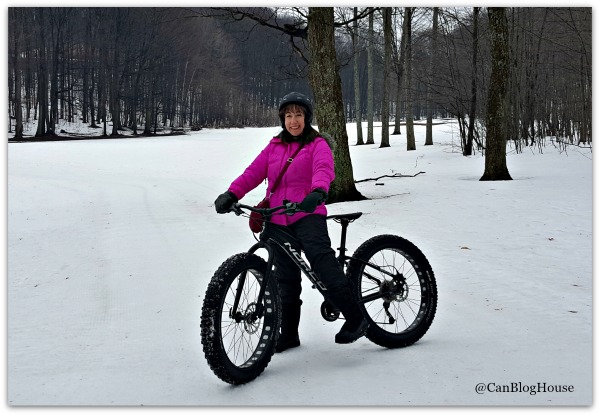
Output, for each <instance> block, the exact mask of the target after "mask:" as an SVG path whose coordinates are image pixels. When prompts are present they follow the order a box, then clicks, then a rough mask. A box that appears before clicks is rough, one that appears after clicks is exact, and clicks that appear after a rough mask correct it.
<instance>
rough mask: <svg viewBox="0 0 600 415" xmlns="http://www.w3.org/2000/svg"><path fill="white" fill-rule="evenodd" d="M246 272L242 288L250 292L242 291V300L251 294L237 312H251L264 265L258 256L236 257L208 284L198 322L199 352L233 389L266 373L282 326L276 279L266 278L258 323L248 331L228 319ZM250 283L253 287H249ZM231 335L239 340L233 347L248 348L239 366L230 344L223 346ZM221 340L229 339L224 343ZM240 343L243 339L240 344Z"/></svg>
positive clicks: (218, 271) (248, 254)
mask: <svg viewBox="0 0 600 415" xmlns="http://www.w3.org/2000/svg"><path fill="white" fill-rule="evenodd" d="M249 270H252V272H247V276H246V283H245V285H244V287H249V290H248V291H247V290H244V293H245V294H244V297H246V294H250V291H253V293H252V294H251V297H249V298H242V299H241V300H240V308H239V310H240V311H242V312H244V311H245V310H247V309H248V308H251V307H252V302H253V301H255V298H254V296H255V295H258V287H259V286H260V285H261V284H262V281H263V278H264V275H265V273H266V270H267V264H266V262H265V260H264V259H262V258H261V257H259V256H257V255H254V254H250V253H242V254H237V255H234V256H232V257H230V258H229V259H227V260H226V261H225V262H223V264H222V265H221V266H220V267H219V269H218V270H217V271H216V272H215V274H214V276H213V277H212V279H211V281H210V283H209V284H208V287H207V289H206V294H205V297H204V303H203V306H202V316H201V319H200V331H201V338H202V348H203V351H204V355H205V357H206V360H207V362H208V365H209V367H210V368H211V370H212V371H213V372H214V373H215V375H217V377H218V378H219V379H221V380H223V381H224V382H227V383H230V384H233V385H240V384H244V383H247V382H250V381H252V380H254V379H255V378H256V377H258V376H259V375H260V374H261V373H262V372H263V371H264V370H265V368H266V367H267V365H268V364H269V362H270V361H271V357H272V356H273V353H274V352H275V344H276V343H277V338H278V336H279V327H280V324H281V304H280V298H279V295H278V287H277V281H276V278H269V281H268V282H267V284H268V286H267V287H266V292H265V297H264V302H265V308H264V310H265V312H264V314H263V315H262V317H261V318H260V319H259V321H258V322H253V323H252V325H251V327H250V328H249V329H248V326H249V325H248V324H246V325H245V322H244V321H242V322H237V323H236V322H235V320H233V319H232V318H231V317H230V316H229V308H230V306H231V305H232V304H233V300H232V298H234V296H235V291H236V289H237V283H238V276H239V275H241V274H242V273H243V272H245V271H249ZM249 283H252V284H253V285H252V286H250V285H249ZM254 292H255V293H254ZM255 323H256V324H255ZM232 332H233V333H235V335H237V336H238V337H237V338H236V340H237V342H236V343H235V344H236V345H238V346H240V345H247V346H249V345H251V347H250V350H249V352H250V355H248V356H245V357H243V358H242V360H241V361H239V362H238V361H234V360H236V357H235V356H230V354H231V353H232V347H231V344H224V343H226V342H227V341H228V340H229V336H231V335H232ZM224 337H228V339H227V340H224ZM233 337H235V336H233ZM240 339H243V342H241V341H240ZM234 349H237V347H235V348H234Z"/></svg>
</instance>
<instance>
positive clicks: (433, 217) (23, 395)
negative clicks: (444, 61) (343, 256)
mask: <svg viewBox="0 0 600 415" xmlns="http://www.w3.org/2000/svg"><path fill="white" fill-rule="evenodd" d="M355 130H356V128H355V125H354V124H349V125H348V132H349V135H350V138H349V142H350V144H351V147H350V152H351V156H352V161H353V166H354V176H355V179H357V180H360V179H366V178H372V177H378V176H381V175H388V174H390V175H391V174H394V173H402V174H404V175H414V174H417V173H419V172H424V173H423V174H419V175H417V176H415V177H410V178H405V177H403V178H384V179H381V180H379V181H377V182H374V181H367V182H363V183H359V184H357V187H358V189H359V190H360V191H361V192H362V193H363V194H364V195H365V196H367V197H369V200H366V201H361V202H347V203H340V204H334V205H330V206H329V207H328V209H329V212H330V213H349V212H354V211H362V212H364V215H363V216H362V217H361V218H360V219H359V220H358V221H356V222H355V223H353V224H352V225H351V226H350V228H349V242H348V243H349V249H350V250H351V251H352V250H355V249H356V248H357V247H358V245H359V244H360V243H361V242H363V241H365V240H366V239H368V238H370V237H372V236H375V235H378V234H381V233H392V234H398V235H401V236H403V237H405V238H407V239H409V240H411V241H412V242H413V243H415V244H416V245H417V246H418V247H420V249H421V250H422V251H423V252H424V253H425V255H426V256H427V258H428V259H429V262H430V263H431V265H432V267H433V270H434V272H435V275H436V279H437V284H438V293H439V303H438V310H437V314H436V317H435V320H434V322H433V325H432V326H431V328H430V330H429V332H428V333H427V334H426V335H425V336H424V338H423V339H422V340H420V341H419V342H418V343H416V344H415V345H413V346H411V347H408V348H405V349H396V350H387V349H384V348H381V347H379V346H376V345H374V344H372V343H370V342H369V341H368V340H366V339H365V338H363V339H360V340H359V341H357V342H356V343H353V344H351V345H338V344H335V343H334V341H333V338H334V335H335V333H336V332H337V330H338V329H339V326H340V325H341V322H340V321H337V322H333V323H330V322H326V321H325V320H323V319H322V318H321V316H320V313H319V304H320V302H321V299H320V297H319V295H318V293H317V292H316V291H315V290H311V289H310V285H309V284H307V283H306V282H305V284H304V292H303V300H304V304H305V305H304V306H303V309H302V321H301V325H300V336H301V342H302V346H301V347H299V348H297V349H293V350H290V351H287V352H285V353H282V354H276V355H275V356H274V357H273V359H272V360H271V363H270V365H269V366H268V367H267V369H266V370H265V372H264V373H263V374H262V375H261V376H260V377H258V378H257V379H256V380H254V381H253V382H251V383H249V384H247V385H244V386H240V387H233V386H230V385H227V384H225V383H223V382H222V381H220V380H219V379H218V378H217V377H216V376H215V375H214V374H213V373H212V372H211V370H210V369H209V367H208V365H207V364H206V361H205V359H204V356H203V353H202V346H201V343H200V328H199V320H200V317H199V316H200V311H201V307H202V301H203V297H204V292H205V289H206V286H207V284H208V281H209V279H210V278H211V276H212V274H213V273H214V271H215V270H216V269H217V268H218V266H219V265H220V264H221V263H222V262H223V261H224V260H225V259H226V258H227V257H229V256H230V255H233V254H234V253H238V252H243V251H245V250H247V249H248V248H249V247H250V246H251V244H252V243H253V242H254V238H253V237H252V235H251V233H250V231H249V230H248V225H247V220H246V219H244V218H241V217H237V216H235V215H217V214H216V213H215V212H214V206H213V201H214V200H215V198H216V197H217V195H218V194H219V193H221V192H222V191H224V190H225V189H226V188H227V186H228V185H229V183H230V182H231V181H232V180H233V179H234V178H235V177H237V175H238V174H240V173H241V172H242V170H243V168H244V167H245V166H246V165H247V164H248V163H249V162H250V161H251V160H252V159H253V157H254V156H255V155H256V154H257V152H258V151H259V150H260V149H261V148H262V147H263V146H264V145H266V143H267V141H268V139H269V138H270V137H271V136H272V135H273V134H274V133H276V132H277V131H278V129H276V128H262V129H260V128H246V129H231V130H202V131H199V132H195V133H190V134H188V135H185V136H174V137H163V138H128V139H108V140H85V141H72V142H67V141H63V142H42V143H10V144H8V150H7V161H8V169H7V175H8V180H7V202H8V204H7V208H8V210H7V218H8V220H7V265H8V266H7V269H8V282H7V295H6V298H7V302H8V304H7V308H6V310H7V314H8V315H7V323H8V327H7V338H8V340H7V384H8V385H7V400H6V402H7V403H8V405H9V407H14V406H19V407H20V406H27V407H30V408H29V409H31V407H36V406H206V407H211V408H215V407H216V408H219V407H232V406H250V407H254V406H303V407H304V406H309V407H312V406H340V405H349V406H359V407H378V408H385V407H393V406H403V407H404V406H406V407H415V406H418V407H421V406H428V407H437V406H483V407H487V406H503V407H506V406H515V405H516V406H580V405H583V406H589V405H591V404H592V396H593V395H592V394H593V390H592V375H593V366H592V303H593V298H592V205H593V204H592V193H593V192H592V182H593V177H592V172H593V163H592V152H591V150H589V149H585V148H578V147H573V146H570V147H568V148H567V149H566V151H559V149H558V148H557V147H555V146H554V145H552V144H550V143H548V145H546V146H545V147H543V154H541V153H540V151H539V149H538V148H537V147H535V148H525V149H524V151H523V152H522V153H520V154H517V153H516V152H515V151H514V150H513V149H511V148H509V154H508V168H509V171H510V173H511V175H512V177H513V179H514V180H512V181H506V182H480V181H479V180H478V179H479V178H480V177H481V175H482V174H483V170H484V158H483V156H481V155H480V154H478V155H475V156H471V157H463V156H462V155H461V154H460V148H459V147H457V146H458V145H459V139H458V132H457V129H456V127H455V126H454V124H453V123H452V122H448V123H444V124H440V125H436V126H435V127H434V145H433V146H428V147H425V146H423V145H422V143H424V134H425V127H423V126H416V127H415V132H416V136H417V150H415V151H410V152H409V151H406V144H405V133H404V129H403V135H401V136H391V145H392V146H391V147H390V148H386V149H380V148H378V145H374V146H373V145H371V146H355V145H353V144H354V143H355V135H356V131H355ZM378 134H379V132H378V131H377V132H376V135H378ZM263 192H264V186H261V187H260V188H259V189H257V190H256V191H254V192H252V193H251V194H249V195H248V196H247V197H246V198H245V199H244V202H246V203H248V204H251V203H256V202H258V201H259V200H260V198H261V196H262V193H263ZM330 234H331V237H332V241H333V242H334V248H335V247H337V243H338V241H339V228H338V225H336V224H331V225H330ZM481 383H483V384H485V385H486V388H487V387H488V386H489V388H490V389H492V390H493V389H494V388H496V387H500V388H502V387H508V388H512V390H514V389H515V388H517V389H520V390H521V392H514V391H513V392H488V391H486V392H485V393H482V394H478V393H477V392H476V391H475V388H476V385H478V384H481ZM519 383H520V384H519ZM543 383H545V384H546V387H547V388H549V387H550V386H552V387H554V385H565V386H567V387H569V386H572V391H571V392H568V391H567V392H548V391H546V392H540V393H536V394H532V393H528V392H526V391H524V390H528V389H529V386H530V385H535V386H537V385H538V384H543ZM9 409H10V408H9ZM405 409H406V408H404V409H402V410H405Z"/></svg>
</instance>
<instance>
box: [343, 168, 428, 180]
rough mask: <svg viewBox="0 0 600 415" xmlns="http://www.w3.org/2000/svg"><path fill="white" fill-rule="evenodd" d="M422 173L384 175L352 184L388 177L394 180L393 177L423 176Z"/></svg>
mask: <svg viewBox="0 0 600 415" xmlns="http://www.w3.org/2000/svg"><path fill="white" fill-rule="evenodd" d="M424 173H425V172H424V171H420V172H418V173H416V174H402V173H395V174H392V175H389V174H386V175H383V176H379V177H374V178H370V179H362V180H355V181H354V183H362V182H369V181H375V182H376V181H378V180H379V179H383V178H384V177H390V178H394V177H417V176H418V175H419V174H424Z"/></svg>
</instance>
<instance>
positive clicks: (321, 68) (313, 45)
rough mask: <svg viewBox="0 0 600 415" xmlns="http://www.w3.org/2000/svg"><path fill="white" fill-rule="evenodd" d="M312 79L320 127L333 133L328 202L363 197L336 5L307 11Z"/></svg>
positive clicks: (323, 130) (310, 75)
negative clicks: (340, 64)
mask: <svg viewBox="0 0 600 415" xmlns="http://www.w3.org/2000/svg"><path fill="white" fill-rule="evenodd" d="M308 27H309V30H308V47H309V50H310V62H309V80H310V83H311V86H312V90H313V95H314V97H315V103H316V115H317V117H318V119H319V129H320V130H321V131H322V132H325V133H328V134H330V135H332V136H333V138H334V140H335V144H336V149H335V152H334V160H335V173H336V178H335V180H334V182H333V183H332V185H331V189H330V196H329V198H328V199H329V203H335V202H342V201H349V200H361V199H364V196H362V195H361V194H360V193H359V192H358V190H356V185H355V184H354V175H353V172H352V161H351V160H350V150H349V148H348V133H347V132H346V119H345V117H344V104H343V100H342V82H341V79H340V75H339V72H338V68H337V58H336V51H335V36H334V35H335V30H334V14H333V7H311V8H309V13H308Z"/></svg>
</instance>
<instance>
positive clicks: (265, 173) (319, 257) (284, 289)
mask: <svg viewBox="0 0 600 415" xmlns="http://www.w3.org/2000/svg"><path fill="white" fill-rule="evenodd" d="M312 116H313V110H312V104H311V102H310V100H309V99H308V98H307V97H306V96H305V95H303V94H300V93H297V92H292V93H289V94H287V95H286V96H285V97H283V99H282V101H281V104H280V105H279V118H280V119H281V124H282V128H283V130H282V131H281V133H279V134H278V135H277V136H275V137H274V138H273V139H272V140H271V141H270V142H269V144H268V145H267V146H266V147H265V149H264V150H263V151H262V152H261V153H260V154H259V155H258V157H256V159H255V160H254V161H253V162H252V163H251V164H250V166H248V167H247V168H246V170H245V171H244V173H242V175H241V176H240V177H238V178H237V179H235V180H234V181H233V183H231V186H229V189H228V190H227V191H226V192H225V193H223V194H221V195H220V196H219V197H218V198H217V200H216V201H215V209H216V211H217V212H218V213H227V212H229V210H230V209H231V207H232V205H233V204H234V203H236V202H237V201H238V200H240V199H241V198H242V197H244V195H246V194H247V193H248V192H250V191H251V190H252V189H254V188H255V187H257V186H258V185H259V184H260V183H262V182H263V180H265V179H268V184H267V195H269V194H270V195H271V196H270V201H271V206H278V205H281V204H282V203H283V201H284V200H289V201H292V202H300V203H299V204H298V208H299V209H301V210H302V211H303V212H302V213H297V214H295V215H293V216H288V215H276V216H274V217H272V218H271V222H268V223H267V226H266V227H265V231H264V232H269V229H270V227H281V228H282V229H284V230H285V231H286V232H289V233H291V234H292V235H293V236H294V237H295V238H296V239H297V240H298V241H299V242H300V244H301V245H302V249H303V250H304V253H305V255H306V258H307V259H308V261H309V262H310V265H311V267H312V269H313V270H314V271H315V272H316V273H317V274H318V275H319V276H320V278H321V280H322V281H323V283H324V284H325V287H326V288H327V292H328V293H329V294H328V300H329V301H330V302H331V303H333V305H334V306H336V307H337V308H338V309H339V310H340V311H341V312H342V314H343V315H344V317H345V319H346V322H345V323H344V324H343V325H342V328H341V330H340V332H339V333H337V334H336V336H335V341H336V343H352V342H353V341H355V340H357V339H358V338H360V337H361V336H363V335H364V334H365V332H366V331H367V328H368V323H367V320H366V319H365V318H364V316H363V314H362V312H361V310H360V308H359V307H358V304H357V302H356V299H355V298H354V297H353V296H352V294H351V291H350V287H349V285H348V280H347V278H346V277H345V275H344V272H343V269H342V266H341V265H340V264H339V263H338V261H337V259H336V257H335V252H334V250H333V249H332V248H331V240H330V239H329V234H328V231H327V223H326V220H325V218H326V216H327V209H326V208H325V204H324V202H325V200H326V199H327V192H328V191H329V186H330V184H331V182H332V181H333V179H334V177H335V174H334V166H333V154H332V151H331V145H330V144H329V143H328V141H326V140H325V139H324V138H323V137H321V136H320V135H319V133H318V132H317V131H316V130H315V129H314V128H313V127H311V125H310V123H311V122H312ZM301 145H302V149H301V150H300V152H299V153H298V155H297V156H296V157H295V158H294V160H293V162H292V163H291V164H290V166H289V169H288V170H287V172H286V173H285V174H284V176H283V179H282V180H281V182H280V185H279V186H278V187H277V188H276V189H275V191H274V192H273V193H272V194H271V188H272V186H273V183H274V182H275V180H276V178H277V177H278V176H279V174H280V172H281V171H282V169H283V167H284V165H285V163H286V162H287V160H288V159H289V158H290V157H291V156H292V155H293V154H294V153H295V152H296V150H298V147H300V146H301ZM275 274H276V276H277V281H278V283H279V290H280V296H281V301H282V316H281V319H282V322H281V334H280V336H279V341H278V343H277V346H276V351H277V352H283V351H284V350H287V349H290V348H293V347H298V346H300V338H299V336H298V325H299V323H300V307H301V305H302V300H301V299H300V293H301V291H302V286H301V275H300V270H299V269H298V267H296V266H295V264H294V263H293V262H292V260H291V259H290V258H289V257H288V256H287V255H286V254H285V253H283V252H281V253H278V255H276V262H275Z"/></svg>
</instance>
